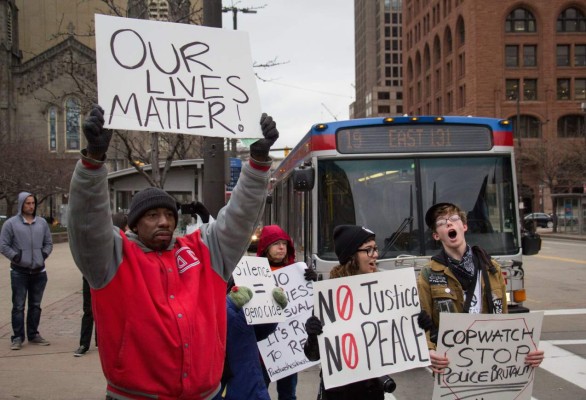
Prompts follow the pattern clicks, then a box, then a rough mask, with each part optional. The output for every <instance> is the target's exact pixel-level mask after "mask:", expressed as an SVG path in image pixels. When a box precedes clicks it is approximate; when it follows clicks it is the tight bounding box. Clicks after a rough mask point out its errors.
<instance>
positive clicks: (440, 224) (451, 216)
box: [435, 214, 461, 228]
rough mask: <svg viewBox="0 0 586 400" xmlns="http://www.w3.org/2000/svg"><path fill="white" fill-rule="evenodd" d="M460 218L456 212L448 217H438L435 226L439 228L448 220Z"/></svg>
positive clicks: (452, 220) (454, 220)
mask: <svg viewBox="0 0 586 400" xmlns="http://www.w3.org/2000/svg"><path fill="white" fill-rule="evenodd" d="M460 220H461V218H460V216H459V215H458V214H454V215H450V216H449V217H448V218H438V219H436V220H435V227H436V228H439V227H440V226H444V225H447V224H448V221H449V222H457V221H460Z"/></svg>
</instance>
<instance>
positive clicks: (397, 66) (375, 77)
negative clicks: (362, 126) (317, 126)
mask: <svg viewBox="0 0 586 400" xmlns="http://www.w3.org/2000/svg"><path fill="white" fill-rule="evenodd" d="M401 3H402V0H355V1H354V26H355V32H354V41H355V43H354V46H355V64H356V66H355V71H356V72H355V73H356V101H355V102H354V103H352V104H351V105H350V118H364V117H374V116H379V115H380V116H388V115H396V114H402V113H403V106H402V98H403V87H402V86H403V81H402V72H401V70H402V62H403V60H402V57H403V56H402V51H403V49H402V45H401V39H402V28H401V26H402V20H401Z"/></svg>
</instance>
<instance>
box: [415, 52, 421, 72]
mask: <svg viewBox="0 0 586 400" xmlns="http://www.w3.org/2000/svg"><path fill="white" fill-rule="evenodd" d="M415 76H416V77H420V76H421V54H420V53H419V52H417V54H415Z"/></svg>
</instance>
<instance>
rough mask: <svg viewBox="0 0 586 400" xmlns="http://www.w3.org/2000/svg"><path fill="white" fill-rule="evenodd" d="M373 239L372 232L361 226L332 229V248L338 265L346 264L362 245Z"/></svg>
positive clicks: (342, 226) (339, 226)
mask: <svg viewBox="0 0 586 400" xmlns="http://www.w3.org/2000/svg"><path fill="white" fill-rule="evenodd" d="M374 238H375V235H374V232H373V231H371V230H370V229H367V228H365V227H363V226H356V225H338V226H336V227H335V228H334V247H335V249H336V255H337V256H338V261H340V264H346V263H347V262H348V260H350V258H351V257H352V256H353V255H354V253H356V250H358V248H359V247H360V246H362V244H363V243H366V242H368V241H369V240H371V239H374Z"/></svg>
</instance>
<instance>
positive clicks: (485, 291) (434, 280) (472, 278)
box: [417, 203, 543, 374]
mask: <svg viewBox="0 0 586 400" xmlns="http://www.w3.org/2000/svg"><path fill="white" fill-rule="evenodd" d="M425 223H426V224H427V226H428V227H429V229H431V231H432V235H433V238H434V239H435V240H439V241H440V242H441V243H442V250H441V251H440V252H439V254H437V255H435V256H433V257H432V258H431V264H430V265H428V266H426V267H424V268H423V269H422V270H421V272H420V273H419V277H418V279H417V289H418V291H419V298H420V301H421V310H422V311H421V314H420V316H419V321H418V322H419V325H420V326H421V328H422V329H425V330H426V331H427V332H428V334H427V342H428V346H429V349H430V352H429V353H430V357H431V370H432V371H433V372H435V373H440V374H441V373H443V372H444V370H445V368H446V367H447V366H448V364H449V360H448V358H447V357H445V356H443V355H441V354H438V353H436V351H435V349H436V342H437V330H438V328H439V323H440V315H441V313H442V312H451V313H470V314H506V313H507V311H508V309H507V298H506V296H505V293H506V285H505V280H504V278H503V275H502V273H501V269H500V265H499V264H498V263H497V262H496V261H494V260H493V259H491V258H490V256H489V255H488V254H487V253H486V252H485V251H484V250H483V249H481V248H480V247H478V246H473V247H470V246H469V245H468V244H467V243H466V238H465V236H464V234H465V233H466V231H467V230H468V225H467V223H466V213H465V212H464V211H462V210H460V208H459V207H458V206H456V205H454V204H452V203H438V204H435V205H433V206H431V207H430V208H429V210H427V213H426V214H425ZM541 361H543V351H541V350H533V351H530V352H529V353H528V354H527V356H526V358H525V363H526V364H527V365H531V366H532V367H535V368H537V367H539V365H540V364H541Z"/></svg>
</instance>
